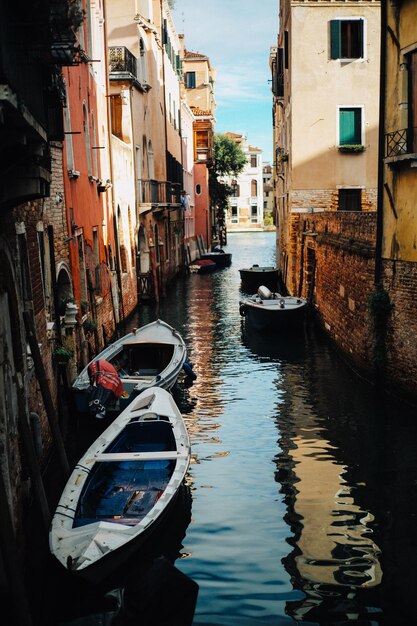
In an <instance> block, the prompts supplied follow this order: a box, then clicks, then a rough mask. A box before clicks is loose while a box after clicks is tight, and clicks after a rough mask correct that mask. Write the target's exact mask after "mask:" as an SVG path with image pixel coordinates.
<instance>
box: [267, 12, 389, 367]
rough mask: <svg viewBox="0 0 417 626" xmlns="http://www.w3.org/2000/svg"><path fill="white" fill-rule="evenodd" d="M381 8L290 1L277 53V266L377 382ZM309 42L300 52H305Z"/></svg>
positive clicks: (274, 59)
mask: <svg viewBox="0 0 417 626" xmlns="http://www.w3.org/2000/svg"><path fill="white" fill-rule="evenodd" d="M379 41H380V2H379V0H363V1H362V0H361V1H360V2H356V1H350V0H346V1H344V2H337V3H335V2H330V1H327V0H319V2H313V1H309V0H307V1H301V0H284V1H282V2H281V4H280V34H279V36H278V41H277V46H276V47H273V48H271V56H270V65H271V70H272V91H273V123H274V147H275V168H274V187H275V210H276V222H277V258H278V262H279V266H280V269H281V273H282V279H283V282H284V284H285V286H286V288H287V290H288V292H289V293H291V294H294V295H300V296H305V297H307V298H308V299H309V301H310V303H311V304H312V306H313V307H314V309H315V311H316V313H317V317H318V319H319V320H320V322H321V324H322V326H323V327H324V328H325V330H326V331H327V333H328V335H329V336H330V337H331V338H332V340H333V341H334V342H335V344H336V345H337V346H338V347H339V348H340V349H341V351H342V352H343V353H344V354H345V355H347V356H348V357H349V359H350V360H351V362H352V363H354V364H355V365H356V366H357V367H358V368H359V369H360V370H361V371H362V372H363V373H366V374H367V375H368V376H371V375H372V372H373V363H372V349H371V348H372V345H373V334H372V333H373V330H372V322H371V319H370V313H369V304H368V301H369V298H370V297H371V294H372V293H373V291H374V288H375V284H374V280H375V279H374V276H375V272H374V268H375V250H376V223H377V217H376V215H377V214H376V209H377V186H378V185H377V174H378V123H379V95H378V94H379V69H380V54H379V52H380V46H379ZM301 43H302V45H301Z"/></svg>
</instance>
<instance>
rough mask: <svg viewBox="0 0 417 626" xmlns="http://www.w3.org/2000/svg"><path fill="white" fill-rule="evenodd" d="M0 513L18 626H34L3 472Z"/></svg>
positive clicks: (0, 535)
mask: <svg viewBox="0 0 417 626" xmlns="http://www.w3.org/2000/svg"><path fill="white" fill-rule="evenodd" d="M0 511H1V515H0V550H1V553H2V556H3V562H4V568H5V571H6V576H7V581H8V583H9V591H10V596H11V602H12V604H13V608H14V611H15V616H16V626H32V624H33V622H32V618H31V615H30V608H29V602H28V598H27V594H26V589H25V583H24V577H23V569H22V566H21V564H20V559H19V554H18V551H17V547H16V540H15V536H14V531H13V524H12V520H11V516H10V507H9V502H8V500H7V493H6V486H5V484H4V477H3V472H1V471H0Z"/></svg>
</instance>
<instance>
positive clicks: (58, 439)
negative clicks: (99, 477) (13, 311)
mask: <svg viewBox="0 0 417 626" xmlns="http://www.w3.org/2000/svg"><path fill="white" fill-rule="evenodd" d="M23 319H24V322H25V328H26V338H27V340H28V343H29V346H30V351H31V355H32V359H33V362H34V364H35V372H36V377H37V379H38V383H39V387H40V390H41V394H42V398H43V403H44V406H45V411H46V414H47V417H48V422H49V426H50V428H51V432H52V437H53V439H54V443H55V445H56V448H57V452H58V457H59V460H60V463H61V468H62V471H63V473H64V475H65V477H67V476H68V475H69V471H70V469H69V464H68V458H67V453H66V452H65V448H64V442H63V439H62V435H61V431H60V429H59V425H58V421H57V419H56V415H55V409H54V405H53V402H52V397H51V392H50V389H49V383H48V379H47V377H46V373H45V368H44V365H43V361H42V357H41V353H40V350H39V346H38V342H37V339H36V333H35V328H34V324H33V319H32V316H31V315H30V314H29V311H23Z"/></svg>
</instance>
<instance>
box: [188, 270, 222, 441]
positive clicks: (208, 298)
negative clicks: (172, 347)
mask: <svg viewBox="0 0 417 626" xmlns="http://www.w3.org/2000/svg"><path fill="white" fill-rule="evenodd" d="M206 278H207V277H206V276H199V275H195V276H192V277H191V280H190V283H189V285H188V293H187V320H188V328H187V345H188V348H189V351H190V354H191V360H192V363H193V370H194V372H195V373H196V374H197V379H196V380H195V381H194V383H193V386H192V388H191V390H190V395H192V396H193V398H194V400H195V405H194V410H193V413H194V415H195V416H198V420H192V421H187V428H188V430H189V433H190V437H191V439H193V437H199V438H201V437H203V439H204V440H205V441H210V440H213V439H214V438H215V437H216V434H217V432H218V428H219V424H218V419H219V415H221V413H222V412H223V409H222V404H223V403H224V402H225V400H224V398H223V396H222V393H221V380H220V376H219V367H220V361H221V358H220V355H219V353H218V344H219V337H218V336H216V326H217V325H218V321H219V320H218V314H217V312H216V310H215V308H214V306H213V302H215V297H214V296H213V285H214V282H213V281H212V280H205V279H206ZM213 418H216V419H215V420H214V421H213ZM214 440H215V441H216V442H217V441H218V440H217V439H214Z"/></svg>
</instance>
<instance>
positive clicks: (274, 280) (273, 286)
mask: <svg viewBox="0 0 417 626" xmlns="http://www.w3.org/2000/svg"><path fill="white" fill-rule="evenodd" d="M239 274H240V280H241V283H242V288H243V290H244V291H246V293H256V291H257V289H258V287H260V286H261V285H265V286H266V287H268V289H270V290H271V291H277V290H278V280H279V270H278V268H277V267H267V266H265V267H262V266H258V265H253V266H252V267H244V268H241V269H240V270H239Z"/></svg>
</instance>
